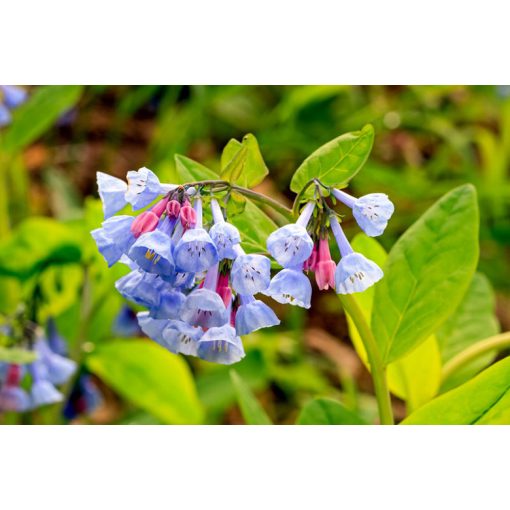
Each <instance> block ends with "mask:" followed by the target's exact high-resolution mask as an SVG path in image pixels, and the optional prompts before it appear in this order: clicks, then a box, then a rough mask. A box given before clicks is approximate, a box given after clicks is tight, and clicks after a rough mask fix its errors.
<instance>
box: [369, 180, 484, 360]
mask: <svg viewBox="0 0 510 510" xmlns="http://www.w3.org/2000/svg"><path fill="white" fill-rule="evenodd" d="M477 261H478V204H477V201H476V191H475V188H474V187H473V186H471V185H465V186H460V187H459V188H456V189H454V190H453V191H450V192H449V193H447V194H446V195H445V196H443V197H442V198H441V199H440V200H438V201H437V202H436V203H435V204H434V205H433V206H432V207H431V208H430V209H428V210H427V211H426V212H425V213H424V214H423V216H421V218H420V219H418V221H416V223H414V224H413V225H412V226H411V227H410V228H409V229H408V230H407V231H406V232H405V233H404V234H403V235H402V237H400V239H399V240H398V241H397V242H396V243H395V245H394V246H393V248H392V250H391V251H390V254H389V256H388V260H387V262H386V265H385V267H384V272H385V275H384V278H383V279H382V280H381V282H380V283H379V284H378V285H377V287H376V289H375V297H374V308H373V310H372V321H371V323H372V329H373V332H374V335H375V338H376V340H377V342H378V344H379V348H380V351H381V355H382V358H383V361H384V362H385V363H390V362H392V361H395V360H397V359H399V358H400V357H402V356H404V355H405V354H407V353H408V352H410V351H411V350H413V349H414V348H416V347H417V346H418V345H419V344H420V343H421V342H423V341H424V340H425V339H427V338H428V337H429V336H430V335H431V334H432V333H434V332H435V331H436V330H437V329H438V328H439V326H441V324H442V323H443V322H444V321H445V320H446V319H447V318H448V316H449V315H450V314H451V313H452V312H453V311H454V310H455V309H456V308H457V306H458V305H459V303H460V301H461V300H462V298H463V296H464V294H465V293H466V290H467V288H468V286H469V283H470V281H471V278H472V276H473V273H474V271H475V269H476V264H477Z"/></svg>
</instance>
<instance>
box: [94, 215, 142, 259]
mask: <svg viewBox="0 0 510 510" xmlns="http://www.w3.org/2000/svg"><path fill="white" fill-rule="evenodd" d="M133 220H134V217H133V216H128V215H121V216H113V217H112V218H108V219H107V220H105V221H103V223H102V225H103V228H104V230H105V232H106V235H107V236H108V237H109V238H110V239H111V240H112V241H113V242H114V243H115V244H116V245H117V246H118V248H119V249H120V250H121V251H122V253H127V252H128V251H129V248H130V247H131V245H132V244H133V243H134V242H135V237H134V235H133V233H132V232H131V225H132V223H133Z"/></svg>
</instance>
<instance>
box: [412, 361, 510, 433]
mask: <svg viewBox="0 0 510 510" xmlns="http://www.w3.org/2000/svg"><path fill="white" fill-rule="evenodd" d="M402 423H403V424H405V425H413V424H414V425H469V424H478V425H489V424H493V425H496V424H506V425H508V424H510V357H508V358H505V359H503V360H501V361H499V362H498V363H495V364H494V365H492V366H491V367H489V368H487V369H486V370H484V371H483V372H482V373H480V374H479V375H477V376H476V377H475V378H474V379H471V380H470V381H468V382H467V383H465V384H463V385H462V386H459V387H458V388H455V389H454V390H451V391H449V392H448V393H445V394H444V395H441V396H440V397H438V398H436V399H434V400H433V401H432V402H429V403H428V404H426V405H425V406H423V407H421V408H420V409H418V410H417V411H415V412H414V413H413V414H411V415H410V416H408V417H407V418H406V419H405V420H404V421H403V422H402Z"/></svg>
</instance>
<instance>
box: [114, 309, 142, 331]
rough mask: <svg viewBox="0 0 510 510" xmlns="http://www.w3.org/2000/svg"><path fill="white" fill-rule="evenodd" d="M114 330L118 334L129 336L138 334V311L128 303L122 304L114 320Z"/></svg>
mask: <svg viewBox="0 0 510 510" xmlns="http://www.w3.org/2000/svg"><path fill="white" fill-rule="evenodd" d="M112 331H113V333H114V334H115V335H116V336H119V337H124V338H129V337H131V336H138V334H139V333H140V326H138V321H137V319H136V313H135V312H134V311H133V310H132V309H131V308H130V307H129V306H127V305H122V307H121V309H120V311H119V313H118V314H117V316H116V317H115V320H114V322H113V326H112Z"/></svg>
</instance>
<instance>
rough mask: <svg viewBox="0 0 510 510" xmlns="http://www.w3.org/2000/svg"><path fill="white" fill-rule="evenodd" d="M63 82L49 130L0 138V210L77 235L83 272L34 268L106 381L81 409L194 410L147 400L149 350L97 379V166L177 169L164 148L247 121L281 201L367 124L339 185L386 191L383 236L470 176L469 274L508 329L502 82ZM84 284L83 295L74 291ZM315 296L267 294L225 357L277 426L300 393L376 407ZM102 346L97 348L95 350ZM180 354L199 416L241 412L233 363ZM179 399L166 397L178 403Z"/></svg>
mask: <svg viewBox="0 0 510 510" xmlns="http://www.w3.org/2000/svg"><path fill="white" fill-rule="evenodd" d="M27 90H29V93H30V94H37V93H38V91H40V89H39V88H38V87H27ZM73 94H74V95H73V96H72V97H71V98H70V99H69V101H68V103H69V104H68V105H67V106H66V104H64V103H63V105H64V106H65V108H63V109H64V111H58V112H57V113H58V115H56V114H55V115H54V117H55V118H54V119H51V118H50V117H51V116H48V117H47V119H46V120H47V122H46V123H47V124H48V125H44V134H42V135H41V136H40V135H39V133H37V132H36V131H34V136H33V137H32V138H33V139H32V138H31V137H30V136H28V137H27V141H28V143H27V144H25V145H23V146H21V145H22V144H20V147H14V148H12V145H13V142H12V139H14V138H18V137H15V136H14V135H12V136H11V139H9V134H8V132H7V130H6V132H7V134H6V136H5V138H6V140H5V142H6V146H7V148H8V147H9V145H10V146H11V149H12V150H5V151H3V152H2V154H1V155H2V159H0V170H1V171H2V179H3V182H2V183H0V186H1V187H2V188H3V191H4V193H2V194H0V206H1V207H0V211H2V212H3V214H2V217H3V219H2V222H1V223H2V228H1V235H2V237H3V238H4V239H6V240H7V241H8V240H9V239H11V240H12V238H10V237H9V236H10V235H13V234H12V232H14V235H18V234H16V233H17V232H19V226H20V225H23V224H26V222H25V220H26V219H27V218H29V217H32V216H50V217H52V218H55V219H56V220H59V222H61V223H63V224H64V225H65V226H66V227H70V230H71V231H72V232H73V234H74V235H75V236H79V244H80V246H81V247H82V248H83V253H85V254H86V255H85V256H83V257H82V259H81V260H82V261H83V260H86V261H87V262H86V270H85V271H83V267H84V265H83V264H80V263H77V262H73V263H69V264H65V265H64V266H58V267H56V268H52V267H49V268H45V271H44V275H45V276H44V277H43V279H44V280H45V281H46V288H47V298H48V299H46V300H45V301H44V302H45V307H46V308H43V310H42V311H41V310H40V311H39V317H38V319H39V320H40V321H44V320H45V319H46V318H47V317H49V316H54V317H56V318H57V322H58V325H59V328H60V330H61V332H62V334H63V335H64V336H65V337H66V338H67V339H68V341H69V342H70V346H71V351H72V353H73V355H74V356H75V357H76V358H79V359H80V360H82V361H83V362H84V363H85V364H86V365H87V367H88V368H89V369H90V370H91V371H92V372H93V373H94V374H95V376H94V377H95V378H96V382H97V384H98V386H99V387H100V389H101V392H102V394H103V399H104V400H103V404H102V405H101V406H100V407H99V408H98V409H97V410H96V411H95V412H94V413H92V414H91V415H89V416H85V417H83V416H82V417H80V418H79V420H81V421H84V422H88V423H158V422H186V421H187V419H188V418H189V420H188V421H193V420H194V419H195V418H194V417H190V416H191V415H190V414H189V412H188V411H186V410H185V409H184V407H185V405H186V404H182V405H183V406H184V407H183V408H182V409H181V410H180V411H182V413H181V415H178V416H177V418H176V416H175V415H173V414H172V413H171V412H170V410H166V409H163V407H164V402H163V403H161V395H159V396H158V395H156V396H155V397H154V398H153V399H152V400H151V402H150V403H147V402H146V399H145V400H144V398H143V394H144V393H146V392H150V391H151V386H150V384H152V385H157V384H159V383H161V379H158V373H157V371H156V373H152V376H151V377H152V379H150V380H149V382H150V384H148V381H147V380H143V377H141V380H138V378H137V377H138V376H137V375H136V374H135V372H136V370H137V366H140V365H143V363H144V359H143V356H145V355H147V356H148V358H147V360H145V361H146V363H147V366H150V364H151V363H152V361H150V360H151V358H150V356H151V354H150V353H149V354H140V353H139V356H134V357H133V358H132V359H130V360H126V364H125V366H126V367H130V369H129V370H131V372H130V371H129V370H127V369H126V370H127V372H126V373H125V374H121V375H120V376H119V377H120V380H122V377H124V379H125V381H124V383H122V384H121V383H119V379H118V377H117V379H116V380H115V381H112V380H111V379H110V378H109V377H108V374H107V372H108V370H109V369H111V366H110V365H106V366H104V360H105V359H109V358H108V356H111V359H112V360H114V361H112V363H113V364H115V360H117V359H118V356H117V353H116V351H115V342H112V338H114V337H116V336H117V337H118V336H119V335H118V334H115V331H114V327H113V325H114V323H115V320H116V317H117V315H118V312H119V310H120V309H121V306H122V299H121V298H120V296H118V295H117V294H116V291H115V289H114V287H113V282H114V281H115V278H116V277H118V276H119V274H121V273H119V270H117V268H114V269H112V270H110V271H108V270H106V264H103V262H102V261H101V259H100V257H98V255H97V253H96V251H95V246H94V243H93V242H92V240H91V239H90V237H89V235H88V230H90V229H92V228H96V227H97V226H98V225H99V223H100V222H101V219H102V217H101V208H100V204H99V203H98V201H97V191H96V184H95V173H96V171H102V172H106V173H110V174H113V175H115V176H118V177H121V178H124V177H125V174H126V172H127V171H128V170H132V169H138V168H140V167H142V166H147V167H149V168H150V169H152V170H153V171H154V172H156V173H157V174H158V176H159V177H160V179H161V180H162V181H164V182H172V181H174V180H175V179H176V173H175V164H174V154H175V153H179V154H184V155H186V156H189V157H191V158H193V159H195V160H197V161H199V162H201V163H203V164H204V165H206V166H209V167H212V168H218V167H219V157H220V155H221V150H222V148H223V147H224V146H225V144H226V143H227V142H228V141H229V139H230V138H237V139H241V138H242V136H243V135H244V134H246V133H253V134H255V136H256V137H257V139H258V141H259V144H260V148H261V152H262V154H263V156H264V158H265V161H266V164H267V166H268V168H269V170H270V175H269V176H268V178H267V179H266V180H265V181H264V182H263V183H262V184H261V185H260V186H258V187H257V191H260V192H261V193H265V194H270V195H271V196H273V197H275V198H277V199H280V200H281V201H282V202H284V203H286V204H287V205H289V206H290V205H291V203H292V200H293V198H294V197H293V194H292V193H291V192H290V191H289V189H288V185H289V182H290V178H291V176H292V174H293V172H294V171H295V169H296V168H297V167H298V166H299V164H300V163H301V161H302V160H303V159H304V158H305V157H306V156H308V155H309V154H310V153H311V152H313V151H314V150H315V149H316V148H317V147H319V146H320V145H322V144H323V143H325V142H327V141H328V140H330V139H332V138H334V137H336V136H338V135H339V134H341V133H343V132H347V131H352V130H357V129H360V128H361V127H362V126H363V125H364V124H366V123H372V124H373V125H374V127H375V133H376V136H375V145H374V149H373V151H372V154H371V156H370V158H369V160H368V162H367V164H366V165H365V167H364V168H363V170H362V171H361V172H360V173H359V174H358V176H356V178H355V179H354V180H353V181H352V183H351V184H352V185H351V187H350V192H351V193H353V194H355V195H362V194H365V193H372V192H384V193H387V194H388V195H389V196H390V198H391V199H392V201H393V202H394V203H395V207H396V212H395V214H394V216H393V218H392V221H391V222H390V224H389V226H388V229H387V230H386V232H385V234H384V235H383V236H382V237H381V238H380V242H381V243H382V244H383V246H384V247H385V248H386V249H389V248H391V246H392V245H393V243H394V242H395V240H396V239H397V238H398V236H399V235H400V234H402V233H403V232H404V231H405V230H406V229H407V228H408V227H409V226H410V225H411V224H412V223H413V221H414V220H415V219H417V218H418V216H419V215H420V214H422V213H423V211H424V210H425V209H427V207H429V206H430V205H431V204H432V203H433V202H434V201H435V200H436V199H437V198H439V197H440V196H441V195H443V194H444V193H445V192H447V191H448V190H450V189H452V188H453V187H455V186H457V185H458V184H462V183H465V182H470V183H473V184H474V185H475V186H476V188H477V190H478V196H479V202H480V211H481V212H480V216H481V218H480V219H481V230H480V242H481V253H480V264H479V271H480V272H482V273H484V274H485V275H486V276H487V277H488V278H489V280H490V282H491V283H492V286H493V288H494V290H495V310H496V314H497V318H498V320H499V322H500V325H501V327H502V329H503V330H508V329H510V306H509V305H510V179H509V172H510V88H508V87H505V86H500V87H495V86H470V87H467V86H332V85H328V86H88V87H83V88H76V90H75V91H74V92H73ZM52 104H54V103H52ZM49 108H50V109H51V104H50V106H49ZM48 119H49V120H48ZM43 120H44V119H43ZM33 122H34V124H37V122H38V120H37V119H34V120H33ZM43 124H44V122H43ZM41 131H42V130H41ZM5 191H6V193H5ZM24 222H25V223H24ZM345 225H346V231H347V235H348V237H350V238H351V237H352V236H353V235H354V233H355V232H357V229H356V226H355V225H354V224H353V222H352V221H351V220H348V221H347V222H346V223H345ZM31 228H32V230H30V232H31V234H30V237H31V241H29V242H27V243H26V244H25V245H23V243H21V244H20V242H21V241H20V239H21V238H17V240H16V243H17V244H16V245H14V244H11V245H10V246H17V247H18V248H19V247H20V246H24V250H25V252H27V251H31V250H33V249H34V245H35V246H37V247H39V248H40V246H41V243H42V245H44V243H45V242H46V241H45V238H47V236H46V234H45V233H44V232H48V229H50V230H51V229H52V228H56V227H55V225H54V224H53V223H51V225H50V224H40V225H39V226H37V225H36V227H33V226H32V227H31ZM34 228H35V230H34ZM34 231H35V232H38V234H37V233H36V234H33V232H34ZM9 232H11V233H9ZM38 235H39V237H37V236H38ZM50 237H51V236H50ZM33 239H36V241H34V245H32V244H31V242H32V241H33ZM25 241H26V240H25ZM25 241H23V242H25ZM5 242H6V241H4V244H2V245H1V246H2V247H3V248H2V249H3V251H4V253H0V259H2V260H3V261H4V262H5V260H6V259H13V258H16V257H17V255H16V254H18V255H19V251H16V250H14V251H12V252H9V253H7V250H6V247H7V246H9V245H8V244H5ZM35 249H37V248H35ZM21 251H23V248H22V249H21ZM21 257H23V254H22V255H21ZM6 264H7V265H8V264H9V262H8V261H7V262H6ZM87 279H88V280H89V281H91V282H92V285H91V286H90V287H89V286H85V285H84V281H85V280H87ZM84 288H85V290H86V291H87V292H89V294H91V297H90V295H89V296H86V298H87V299H85V298H84V297H83V291H84ZM0 290H1V291H2V292H1V293H0V311H2V312H3V313H7V314H12V313H14V311H15V309H16V306H17V305H18V302H20V301H23V300H26V299H25V297H26V296H25V290H24V288H23V285H21V284H20V283H19V282H18V280H17V279H16V278H12V277H7V276H6V277H1V278H0ZM313 299H314V302H313V304H312V309H311V311H310V312H305V311H303V310H301V309H296V308H294V307H283V306H281V307H278V308H277V312H278V314H279V316H280V317H281V318H282V326H281V327H280V328H278V329H274V330H270V331H268V332H265V333H260V334H254V335H250V336H249V337H247V338H246V340H245V344H246V349H247V357H246V359H245V360H244V361H243V362H242V363H240V364H239V365H236V366H235V367H234V368H235V369H236V371H237V372H238V373H239V375H241V377H242V378H243V380H244V381H245V382H246V383H247V384H248V385H249V386H250V387H251V388H252V389H253V391H254V392H255V394H256V395H257V397H258V399H259V400H260V402H262V404H263V406H264V408H265V409H266V411H267V412H268V414H269V415H270V416H271V418H272V419H273V421H274V422H276V423H293V422H294V421H295V419H296V416H297V414H298V413H299V409H300V408H301V407H302V405H303V403H305V402H306V401H307V400H309V399H310V398H311V397H314V396H317V395H325V396H331V397H334V398H340V399H341V400H342V401H343V402H344V403H346V404H348V405H349V406H350V407H351V408H356V409H357V410H358V411H359V412H360V413H361V414H362V415H363V416H364V417H366V418H367V419H369V420H373V419H374V416H375V414H376V405H375V401H374V399H373V396H372V390H371V382H370V377H369V375H368V373H367V372H366V369H365V368H364V367H363V365H362V363H361V362H360V361H359V360H358V358H357V356H356V354H355V352H354V350H353V348H352V346H351V343H350V340H349V337H348V330H347V326H346V321H345V317H344V315H343V313H342V312H341V309H340V306H339V303H338V300H337V298H336V296H335V295H334V293H331V292H330V293H319V292H318V291H317V290H316V289H315V290H314V298H313ZM133 342H136V340H133ZM105 349H106V350H107V349H110V351H108V352H106V351H105ZM158 349H159V348H158ZM98 350H99V352H102V353H103V357H102V358H101V357H97V356H96V357H95V355H94V353H96V352H98ZM173 358H174V357H172V361H169V363H173V362H174V361H175V360H174V359H173ZM169 359H170V358H169ZM181 359H183V358H181ZM130 363H131V364H130ZM179 363H180V362H179ZM184 363H185V364H190V367H191V370H192V372H193V374H194V376H195V377H194V379H195V381H196V387H197V392H198V399H199V402H200V403H199V404H197V405H198V406H200V407H201V409H203V410H204V412H205V422H206V423H242V422H243V421H242V417H241V415H240V412H239V409H238V407H237V405H236V400H235V392H234V388H233V386H232V384H231V380H230V375H229V372H228V369H227V368H225V367H219V366H212V365H209V364H207V363H202V362H199V361H196V360H185V361H182V364H184ZM172 367H173V365H172V366H170V365H169V368H165V366H164V365H163V366H162V367H161V368H160V369H161V371H162V374H166V373H167V372H169V371H172V370H173V371H174V373H177V372H178V371H179V370H180V369H181V368H182V367H181V365H179V366H178V367H177V366H176V367H173V368H172ZM184 368H185V367H184ZM112 370H113V371H115V370H114V369H112ZM119 370H120V371H121V372H122V367H121V368H120V369H119ZM133 374H134V375H133ZM117 375H118V374H117ZM162 377H166V375H162ZM165 384H168V385H172V384H176V385H177V386H176V391H177V390H178V391H182V392H183V393H186V392H187V391H188V390H189V391H193V389H191V390H190V389H189V388H187V387H184V388H183V387H181V386H180V385H181V384H184V383H183V382H182V381H181V382H178V381H177V382H176V381H173V380H172V378H171V377H170V379H169V380H168V381H165ZM186 384H187V383H186ZM190 384H191V383H190ZM127 386H129V387H127ZM394 405H395V412H396V415H397V417H398V416H399V415H400V416H403V414H404V411H403V405H404V404H403V403H399V401H398V400H395V402H394ZM399 406H400V407H401V408H402V409H401V410H400V412H399ZM174 411H175V409H174ZM180 411H179V405H177V411H175V412H180ZM187 412H188V414H186V413H187ZM191 414H193V413H191ZM58 420H59V419H58V417H56V415H55V414H51V413H48V415H47V416H42V417H38V418H35V422H52V423H53V422H57V421H58Z"/></svg>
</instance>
